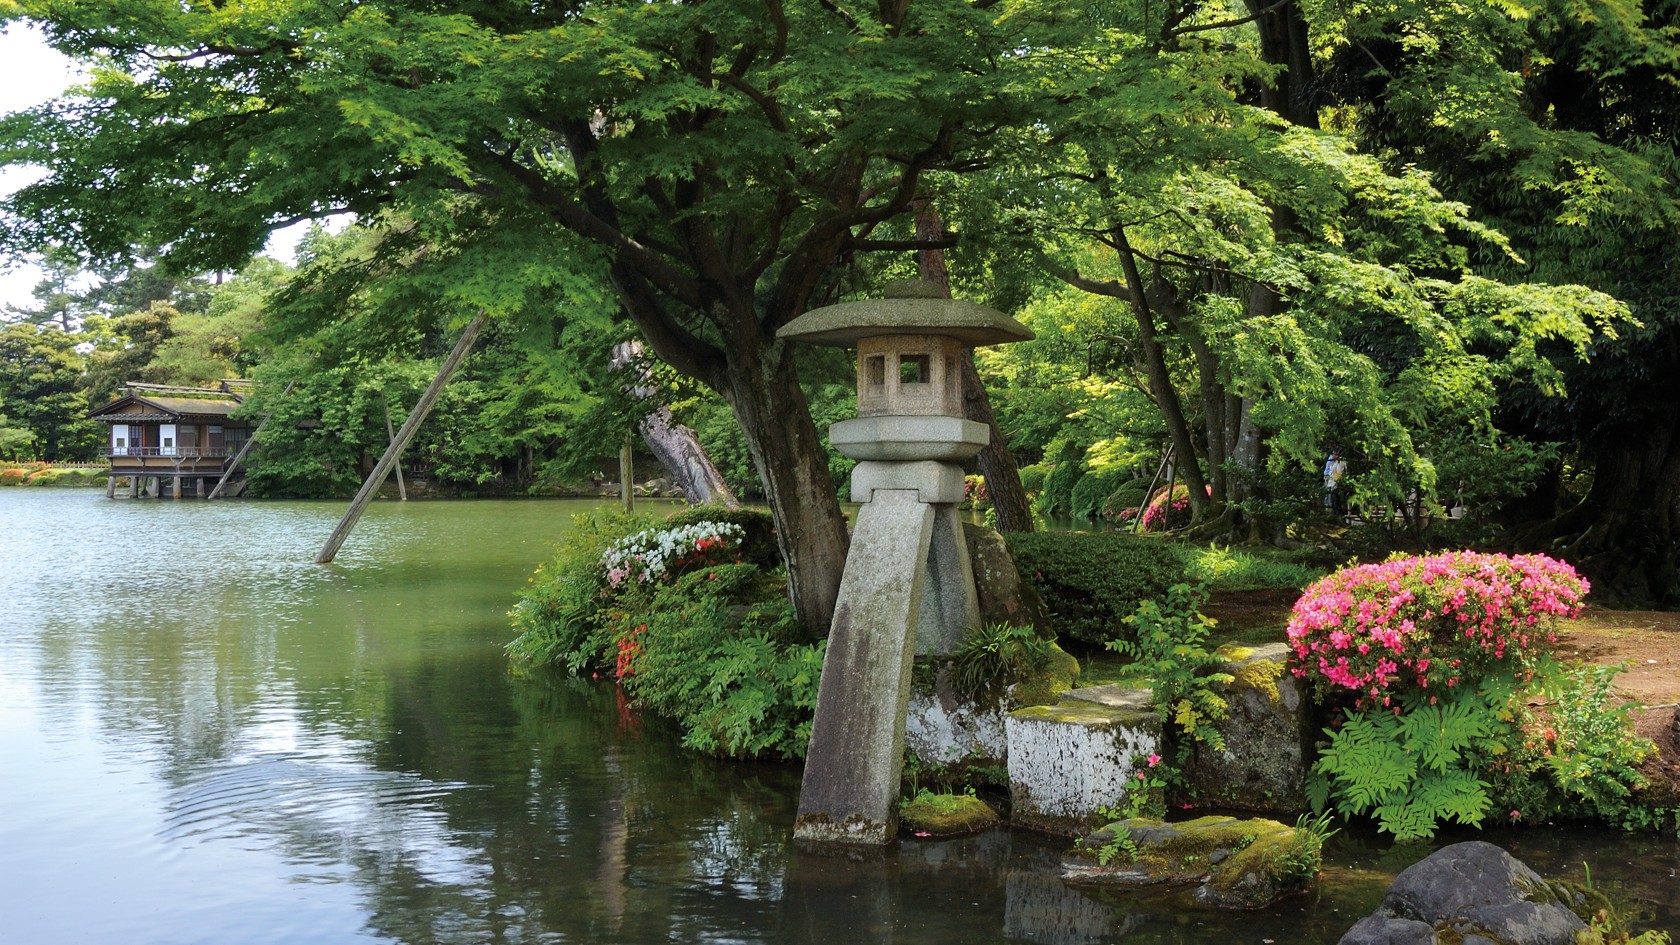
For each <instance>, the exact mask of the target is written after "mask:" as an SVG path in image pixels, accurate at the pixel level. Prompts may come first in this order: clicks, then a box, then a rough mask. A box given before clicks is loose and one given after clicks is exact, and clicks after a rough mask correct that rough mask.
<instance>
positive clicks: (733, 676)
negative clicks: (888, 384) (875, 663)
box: [508, 508, 824, 758]
mask: <svg viewBox="0 0 1680 945" xmlns="http://www.w3.org/2000/svg"><path fill="white" fill-rule="evenodd" d="M775 554H776V549H775V539H774V530H773V529H772V528H771V527H770V525H769V516H768V515H767V514H765V513H763V512H757V511H753V510H739V511H727V510H723V509H717V508H699V509H689V510H685V511H683V512H680V513H678V514H677V515H675V516H672V517H671V519H669V520H667V521H666V522H665V523H663V524H661V525H658V526H655V525H653V523H652V522H651V520H650V519H649V518H647V517H645V516H633V515H627V514H625V513H623V512H621V511H618V510H616V509H603V510H600V511H597V512H595V513H593V514H590V515H584V516H579V517H578V519H577V524H576V526H575V528H574V530H573V532H572V534H571V535H570V536H568V539H567V542H566V544H565V545H564V546H563V547H562V548H560V549H559V551H558V552H557V553H556V556H555V559H554V561H553V562H551V563H550V564H548V565H545V566H543V567H539V568H538V569H537V573H536V574H535V575H533V576H532V578H531V583H530V586H529V587H528V588H526V590H525V591H524V592H523V594H522V595H521V599H520V601H519V603H518V604H517V605H516V606H515V607H514V608H513V610H512V612H511V613H510V617H511V618H512V621H513V627H514V629H515V630H516V631H518V632H519V636H518V637H517V638H515V639H514V641H513V642H512V643H510V644H509V645H508V652H509V654H510V656H511V657H512V658H513V659H515V660H516V661H519V662H523V663H528V664H534V665H549V664H552V665H557V666H563V667H565V668H566V669H567V670H568V671H570V672H572V673H574V674H577V673H584V672H592V673H594V674H596V675H600V676H606V677H608V678H612V679H615V680H616V681H617V682H618V684H619V685H621V686H623V687H624V690H625V692H626V694H628V695H629V696H631V697H632V698H633V699H634V700H635V703H636V705H637V706H638V707H640V708H642V709H645V710H647V711H649V712H651V713H654V714H656V715H659V716H663V717H665V718H669V719H672V720H673V721H675V722H676V723H677V724H678V725H679V726H680V727H681V728H682V730H683V742H684V744H686V745H688V746H689V747H691V748H694V749H696V750H699V751H704V752H708V753H711V754H717V755H727V756H730V757H737V758H750V757H758V756H761V755H773V756H778V757H784V758H786V757H798V756H801V755H803V754H804V752H805V746H806V743H807V742H808V741H809V739H810V726H811V717H812V715H813V713H814V711H815V706H816V698H817V683H818V680H819V678H820V676H821V672H822V659H823V650H824V644H823V643H820V642H819V643H817V644H815V645H812V644H810V643H807V642H804V636H803V634H802V632H801V630H800V628H799V625H798V622H797V621H796V620H795V619H794V616H793V612H792V608H791V606H790V605H789V603H788V601H787V594H786V577H785V575H784V574H782V572H780V571H779V570H776V569H774V568H767V567H765V566H764V565H763V562H764V561H765V560H771V561H774V560H775ZM637 555H640V557H637Z"/></svg>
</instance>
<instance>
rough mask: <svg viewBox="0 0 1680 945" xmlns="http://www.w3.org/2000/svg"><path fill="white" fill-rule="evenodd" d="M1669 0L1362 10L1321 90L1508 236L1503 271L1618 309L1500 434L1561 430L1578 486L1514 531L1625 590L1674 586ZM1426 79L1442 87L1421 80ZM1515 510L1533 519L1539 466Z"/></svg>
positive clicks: (1678, 175)
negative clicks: (1525, 500) (1601, 335)
mask: <svg viewBox="0 0 1680 945" xmlns="http://www.w3.org/2000/svg"><path fill="white" fill-rule="evenodd" d="M1677 24H1680V5H1677V4H1676V3H1675V2H1674V0H1592V2H1588V3H1563V2H1549V0H1541V2H1537V3H1532V4H1525V5H1522V6H1519V7H1513V8H1504V7H1498V6H1493V5H1490V6H1488V7H1472V8H1469V9H1468V10H1461V11H1454V12H1452V13H1451V14H1449V13H1448V11H1446V10H1445V9H1444V8H1435V7H1432V6H1430V5H1412V4H1403V3H1396V4H1394V5H1392V6H1389V7H1375V8H1368V10H1367V12H1366V16H1365V17H1363V18H1362V19H1361V20H1360V21H1358V22H1357V23H1355V24H1350V26H1349V28H1348V31H1347V34H1346V40H1345V41H1344V42H1343V43H1342V44H1340V47H1339V48H1338V49H1336V50H1335V51H1334V53H1333V57H1332V60H1333V62H1334V64H1335V67H1334V69H1333V70H1332V71H1331V72H1330V73H1329V79H1330V81H1329V82H1328V83H1327V88H1328V90H1329V91H1330V92H1333V93H1334V94H1335V95H1337V96H1338V97H1339V99H1340V100H1341V101H1343V102H1346V103H1348V104H1349V105H1351V106H1353V114H1352V118H1353V121H1354V122H1355V124H1356V127H1357V130H1358V133H1359V134H1360V135H1361V136H1362V138H1363V139H1364V140H1366V141H1368V142H1369V143H1370V146H1371V147H1372V149H1373V150H1375V151H1377V152H1378V153H1380V154H1383V155H1384V156H1385V157H1386V158H1387V159H1388V160H1389V161H1390V163H1392V164H1395V165H1399V164H1402V163H1406V164H1415V165H1417V166H1420V167H1425V168H1428V169H1430V171H1431V172H1432V173H1433V175H1434V178H1435V180H1436V181H1437V184H1438V186H1440V187H1441V188H1442V189H1443V190H1444V191H1446V193H1447V194H1448V195H1449V196H1451V197H1453V198H1455V199H1458V200H1462V201H1464V202H1466V203H1467V204H1469V205H1470V206H1471V207H1472V208H1473V210H1474V212H1475V213H1477V214H1478V215H1479V216H1481V217H1482V218H1483V219H1486V220H1488V221H1490V222H1492V223H1493V224H1494V225H1496V226H1498V227H1499V228H1500V229H1501V230H1502V231H1503V232H1505V233H1506V234H1508V235H1509V236H1510V238H1511V241H1512V245H1513V247H1514V248H1515V250H1516V254H1515V255H1513V256H1508V257H1495V258H1490V259H1488V260H1486V261H1485V264H1486V265H1487V266H1488V267H1489V268H1490V269H1491V270H1493V271H1495V272H1498V273H1500V274H1501V275H1503V276H1505V277H1506V278H1535V279H1545V280H1552V281H1577V282H1582V283H1585V284H1588V285H1592V286H1594V287H1597V288H1601V289H1604V290H1605V291H1608V292H1611V293H1614V294H1615V295H1616V296H1617V297H1619V298H1621V299H1624V300H1625V301H1626V302H1627V303H1628V304H1629V306H1630V307H1631V310H1632V313H1633V316H1634V317H1635V318H1636V319H1637V322H1638V323H1637V324H1636V325H1634V326H1631V327H1629V328H1627V329H1625V330H1623V331H1622V332H1621V337H1620V338H1618V339H1615V340H1613V341H1607V342H1603V343H1600V344H1597V345H1595V346H1594V349H1593V352H1592V357H1591V359H1590V360H1588V361H1586V362H1584V363H1573V364H1569V365H1567V367H1566V374H1565V378H1564V380H1565V383H1566V384H1567V389H1568V391H1569V397H1568V398H1567V399H1557V398H1539V397H1535V396H1533V395H1532V393H1530V392H1527V391H1524V390H1521V389H1507V390H1505V391H1503V392H1502V395H1503V401H1504V405H1505V409H1504V411H1503V418H1504V420H1505V421H1506V422H1507V424H1508V425H1510V426H1511V427H1512V428H1513V429H1514V430H1516V431H1518V432H1522V433H1525V434H1527V435H1529V436H1532V437H1536V438H1539V439H1544V440H1557V441H1564V442H1568V443H1572V444H1575V449H1576V450H1577V457H1576V460H1577V462H1578V463H1584V464H1585V465H1586V466H1588V467H1589V468H1590V471H1591V480H1590V482H1591V485H1590V488H1589V489H1588V490H1587V492H1586V493H1585V495H1583V496H1577V497H1575V498H1577V499H1578V500H1579V501H1576V502H1574V503H1573V504H1568V503H1567V502H1566V505H1565V507H1564V508H1563V509H1562V511H1561V513H1560V514H1558V515H1557V516H1556V518H1554V519H1551V520H1550V521H1549V522H1547V523H1546V524H1545V525H1543V526H1541V527H1538V528H1535V529H1532V530H1531V531H1530V533H1529V534H1528V535H1527V536H1525V537H1524V538H1523V541H1524V543H1526V544H1527V545H1529V546H1530V547H1545V548H1550V549H1553V550H1556V551H1561V552H1563V553H1564V554H1566V555H1568V556H1569V557H1570V559H1571V560H1573V561H1575V562H1577V563H1578V564H1580V565H1582V566H1583V568H1584V569H1585V570H1586V571H1587V572H1588V573H1589V574H1590V575H1591V576H1592V577H1593V578H1594V580H1595V582H1597V583H1598V584H1599V585H1600V588H1601V592H1604V593H1610V594H1620V595H1624V596H1627V597H1630V598H1633V599H1647V600H1649V599H1666V600H1669V601H1673V600H1676V599H1680V435H1677V433H1676V431H1677V430H1680V388H1677V387H1676V385H1675V384H1674V381H1673V379H1674V377H1675V376H1676V374H1677V372H1680V305H1677V304H1676V302H1675V300H1674V291H1673V283H1674V278H1673V273H1674V272H1675V269H1676V267H1677V266H1680V250H1677V249H1676V247H1675V242H1674V238H1673V235H1674V232H1675V230H1676V227H1677V226H1680V80H1677V78H1676V77H1677V76H1680V25H1677ZM1441 89H1451V90H1452V93H1451V94H1447V95H1443V94H1440V91H1439V90H1441ZM1561 470H1562V462H1561V461H1560V462H1558V463H1556V464H1554V466H1553V474H1554V478H1553V479H1552V480H1551V481H1550V482H1548V483H1546V484H1545V485H1544V486H1543V487H1542V488H1538V489H1536V490H1535V494H1536V496H1537V497H1538V498H1539V499H1540V500H1541V501H1540V502H1539V503H1536V504H1531V505H1530V506H1528V507H1527V509H1526V512H1527V513H1528V514H1530V515H1534V516H1538V517H1541V518H1548V517H1549V516H1550V515H1551V513H1552V511H1553V507H1552V503H1553V502H1555V501H1558V500H1560V499H1565V500H1566V499H1568V498H1569V497H1567V496H1560V494H1559V491H1558V488H1557V480H1556V478H1555V477H1556V474H1557V473H1559V472H1560V471H1561Z"/></svg>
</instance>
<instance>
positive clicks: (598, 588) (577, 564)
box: [507, 506, 652, 673]
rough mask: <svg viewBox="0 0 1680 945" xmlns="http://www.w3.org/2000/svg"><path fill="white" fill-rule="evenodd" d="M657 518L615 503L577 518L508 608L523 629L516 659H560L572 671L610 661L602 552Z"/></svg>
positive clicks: (511, 649)
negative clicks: (562, 542) (632, 511)
mask: <svg viewBox="0 0 1680 945" xmlns="http://www.w3.org/2000/svg"><path fill="white" fill-rule="evenodd" d="M651 523H652V517H651V516H647V515H631V514H628V513H626V512H624V511H622V510H621V509H618V508H617V507H614V506H607V507H602V508H600V509H597V510H596V511H594V512H590V513H587V514H584V515H579V516H577V517H576V518H574V519H573V526H572V531H571V534H569V535H568V536H567V537H566V543H565V544H564V545H561V546H560V547H559V549H558V550H557V551H556V552H555V556H554V560H552V561H550V562H548V563H547V564H540V565H537V570H536V573H535V574H533V575H531V578H530V581H529V584H528V586H527V587H526V588H525V590H524V591H522V592H521V593H520V599H519V603H517V604H515V605H514V607H513V610H511V611H509V612H508V617H509V618H510V619H511V621H512V623H513V629H514V630H515V631H516V632H517V633H518V636H516V637H514V639H513V642H511V643H509V644H508V646H507V651H508V654H509V655H510V656H511V657H513V659H514V660H515V661H516V662H520V663H527V664H530V665H536V666H543V665H549V664H556V665H560V666H564V667H565V668H566V669H567V670H568V671H569V672H572V673H580V672H583V671H584V670H586V669H591V668H598V667H601V666H610V665H611V664H612V659H613V645H614V642H615V641H614V640H613V638H612V636H611V631H610V629H609V628H608V627H607V626H606V624H605V610H606V605H607V595H606V591H607V576H606V571H605V569H603V568H602V566H601V556H602V555H603V554H605V553H606V550H607V549H608V548H609V547H611V546H612V545H613V544H614V543H615V542H618V541H620V540H622V539H623V538H624V537H625V536H626V535H631V534H634V533H635V532H637V531H640V530H641V529H643V528H646V527H648V526H649V525H650V524H651Z"/></svg>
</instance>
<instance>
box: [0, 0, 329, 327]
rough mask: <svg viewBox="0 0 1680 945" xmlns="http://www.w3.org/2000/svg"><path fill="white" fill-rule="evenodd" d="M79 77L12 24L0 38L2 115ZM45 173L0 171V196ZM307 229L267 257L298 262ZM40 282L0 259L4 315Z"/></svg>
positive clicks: (27, 303) (282, 236) (276, 244)
mask: <svg viewBox="0 0 1680 945" xmlns="http://www.w3.org/2000/svg"><path fill="white" fill-rule="evenodd" d="M79 78H80V73H79V72H78V71H77V70H76V68H75V67H74V66H73V65H72V64H71V62H70V60H68V59H66V58H65V57H64V56H62V55H60V54H59V53H58V52H57V51H56V50H54V49H52V48H51V47H49V46H47V44H46V42H45V41H43V40H42V38H41V34H40V33H39V32H37V31H35V30H33V29H29V28H27V27H24V26H21V25H16V24H14V25H11V26H8V27H7V28H6V30H5V32H3V33H0V114H3V113H8V112H15V111H21V110H23V109H26V108H30V107H33V106H35V105H39V104H41V103H42V102H45V101H47V100H48V99H50V98H53V97H54V96H56V95H58V94H59V93H60V92H62V91H64V89H65V88H67V87H69V86H70V85H72V84H73V83H75V82H76V81H77V80H78V79H79ZM42 173H43V172H42V171H41V170H39V169H35V168H17V167H0V194H10V193H12V192H13V191H15V190H17V189H18V188H19V187H22V186H24V185H25V184H28V183H30V182H31V181H34V180H36V179H38V178H39V177H40V176H41V174H42ZM338 225H342V222H341V221H340V222H339V224H338ZM308 228H309V224H308V223H299V224H297V225H296V226H292V227H287V228H286V229H284V230H279V231H277V232H276V233H275V234H274V237H273V238H272V239H270V240H269V244H268V255H270V256H273V257H275V258H277V259H283V260H285V261H287V262H292V261H294V251H295V250H296V248H297V241H298V240H299V239H301V238H302V236H303V234H304V232H305V231H306V230H307V229H308ZM329 228H333V225H332V223H329ZM40 281H41V270H40V269H38V268H36V267H35V266H31V265H28V264H22V265H17V264H11V261H10V260H5V259H0V311H3V310H4V309H5V307H6V306H9V305H15V306H18V307H21V308H33V307H34V304H35V301H34V299H33V297H31V296H30V291H31V290H32V289H34V288H35V284H36V283H38V282H40Z"/></svg>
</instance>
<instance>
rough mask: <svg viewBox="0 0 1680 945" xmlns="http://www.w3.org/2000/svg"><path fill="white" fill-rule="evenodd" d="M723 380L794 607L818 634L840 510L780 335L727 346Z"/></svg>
mask: <svg viewBox="0 0 1680 945" xmlns="http://www.w3.org/2000/svg"><path fill="white" fill-rule="evenodd" d="M722 380H723V381H724V383H723V384H722V385H721V387H722V389H721V390H720V393H721V394H722V395H723V397H724V399H725V400H726V401H728V403H729V406H730V408H731V409H732V410H733V411H734V413H735V419H736V420H738V421H739V422H740V424H741V432H742V434H743V435H744V436H745V437H746V441H747V452H748V453H749V454H750V455H751V456H752V461H753V465H754V467H756V468H757V470H758V475H759V479H760V480H761V481H762V482H763V483H764V493H765V495H766V496H767V497H768V498H769V500H770V512H771V514H772V515H773V516H775V519H776V543H777V545H778V546H779V547H780V548H781V551H782V559H783V560H784V561H786V562H787V569H788V594H789V596H790V597H791V599H792V600H793V606H794V611H795V612H796V613H797V614H798V617H799V621H800V623H801V624H802V625H803V626H804V627H805V629H806V630H807V631H808V632H810V633H811V634H812V635H813V636H816V637H820V636H823V635H824V634H826V633H828V627H829V623H830V622H831V620H832V618H833V616H834V602H835V600H836V598H837V597H838V596H839V593H840V575H841V572H842V571H843V570H844V569H845V566H846V549H847V545H848V539H847V533H846V518H845V516H844V515H842V514H841V512H840V501H839V498H838V495H837V493H836V492H835V487H834V480H833V477H831V476H830V475H829V474H828V459H827V455H828V454H827V452H826V451H825V450H824V449H823V442H822V437H821V436H820V435H819V434H818V432H817V426H816V424H815V423H814V422H813V421H812V420H811V409H810V405H809V404H808V403H807V402H806V400H805V392H804V391H803V390H801V389H800V387H799V381H798V377H797V375H796V373H795V371H794V367H793V358H792V353H791V351H790V350H789V349H788V345H787V344H785V343H780V342H772V343H769V344H766V345H764V346H762V347H759V348H758V349H757V350H755V351H741V350H740V349H732V350H731V351H730V353H729V370H728V371H727V377H726V378H723V379H722Z"/></svg>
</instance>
